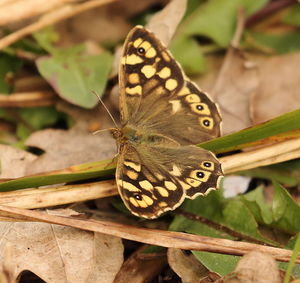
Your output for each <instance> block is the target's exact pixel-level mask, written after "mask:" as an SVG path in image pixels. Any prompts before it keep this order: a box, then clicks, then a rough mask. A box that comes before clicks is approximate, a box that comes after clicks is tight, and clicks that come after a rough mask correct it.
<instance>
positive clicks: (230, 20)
mask: <svg viewBox="0 0 300 283" xmlns="http://www.w3.org/2000/svg"><path fill="white" fill-rule="evenodd" d="M267 2H268V0H259V1H252V0H222V1H219V0H210V1H203V3H201V4H200V5H199V7H198V8H197V9H195V10H194V12H193V13H191V14H190V15H189V16H188V17H186V18H185V20H184V21H183V22H182V24H181V25H180V27H179V29H178V32H177V36H176V37H175V39H174V41H173V43H172V44H171V50H172V51H173V53H174V56H175V58H176V59H177V60H178V61H179V62H180V63H181V64H182V65H183V67H184V69H185V70H186V71H187V72H188V73H192V74H196V73H199V72H203V70H204V67H205V64H204V58H203V55H202V52H201V49H199V48H197V46H196V45H197V43H196V41H194V40H193V39H192V37H193V36H200V37H206V38H209V39H211V40H212V41H213V42H215V43H216V44H217V45H218V46H220V47H223V48H225V47H227V46H228V44H229V43H230V41H231V39H232V37H233V34H234V30H235V26H236V19H237V11H238V9H239V8H245V10H246V12H247V15H251V14H252V13H254V12H255V11H257V10H258V9H260V8H261V7H262V6H263V5H265V4H266V3H267ZM198 57H199V58H198ZM197 63H198V64H200V65H199V66H197Z"/></svg>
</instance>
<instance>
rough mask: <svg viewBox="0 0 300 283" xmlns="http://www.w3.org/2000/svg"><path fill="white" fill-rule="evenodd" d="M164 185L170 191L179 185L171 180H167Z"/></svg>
mask: <svg viewBox="0 0 300 283" xmlns="http://www.w3.org/2000/svg"><path fill="white" fill-rule="evenodd" d="M164 185H165V187H166V188H167V189H168V190H170V191H175V190H176V189H177V186H176V185H175V184H174V183H173V182H170V181H165V182H164Z"/></svg>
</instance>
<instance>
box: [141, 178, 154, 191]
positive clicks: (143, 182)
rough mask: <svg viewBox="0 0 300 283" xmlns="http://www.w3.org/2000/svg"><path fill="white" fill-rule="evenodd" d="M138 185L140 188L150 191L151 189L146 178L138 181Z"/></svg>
mask: <svg viewBox="0 0 300 283" xmlns="http://www.w3.org/2000/svg"><path fill="white" fill-rule="evenodd" d="M139 185H140V186H141V188H143V189H144V190H147V191H151V190H152V189H153V186H152V184H151V183H150V182H149V181H148V180H144V181H140V182H139Z"/></svg>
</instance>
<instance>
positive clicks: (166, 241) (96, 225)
mask: <svg viewBox="0 0 300 283" xmlns="http://www.w3.org/2000/svg"><path fill="white" fill-rule="evenodd" d="M0 215H1V216H2V217H11V218H13V219H15V220H16V221H18V220H28V221H41V222H45V223H53V224H59V225H64V226H69V227H74V228H78V229H82V230H86V231H92V232H98V233H104V234H107V235H112V236H116V237H120V238H123V239H128V240H132V241H137V242H142V243H146V244H150V245H156V246H162V247H168V248H177V249H184V250H196V251H207V252H215V253H221V254H229V255H244V254H246V253H248V252H250V251H253V250H256V251H260V252H262V253H266V254H269V255H270V256H272V257H274V258H275V259H276V260H279V261H284V262H287V261H289V260H290V258H291V256H292V251H290V250H285V249H280V248H274V247H268V246H263V245H257V244H251V243H246V242H239V241H231V240H227V239H219V238H211V237H205V236H199V235H192V234H187V233H181V232H171V231H164V230H157V229H146V228H138V227H134V226H129V225H124V224H119V223H114V222H108V221H100V220H82V219H74V218H70V217H62V216H57V215H51V214H47V213H45V212H39V211H32V210H26V209H20V208H15V207H9V206H2V205H0ZM296 262H297V263H300V256H298V257H297V260H296Z"/></svg>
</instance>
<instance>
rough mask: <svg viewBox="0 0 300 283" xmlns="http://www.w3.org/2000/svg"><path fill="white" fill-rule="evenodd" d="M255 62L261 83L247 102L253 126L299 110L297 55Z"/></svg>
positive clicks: (292, 54)
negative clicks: (248, 102)
mask: <svg viewBox="0 0 300 283" xmlns="http://www.w3.org/2000/svg"><path fill="white" fill-rule="evenodd" d="M255 60H256V61H257V64H258V68H259V73H260V77H261V80H260V85H259V87H258V88H257V89H256V91H254V92H253V93H252V96H251V101H250V110H251V117H252V119H253V122H254V123H255V124H257V123H261V122H264V121H267V120H269V119H272V118H274V117H276V116H279V115H282V114H284V113H286V112H289V111H292V110H296V109H298V108H300V96H299V87H300V70H299V64H300V52H296V53H291V54H285V55H281V56H272V57H256V58H255Z"/></svg>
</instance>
